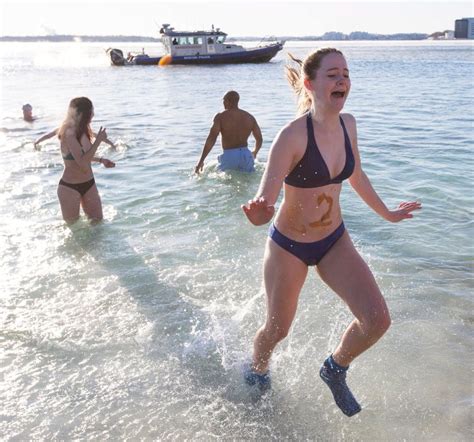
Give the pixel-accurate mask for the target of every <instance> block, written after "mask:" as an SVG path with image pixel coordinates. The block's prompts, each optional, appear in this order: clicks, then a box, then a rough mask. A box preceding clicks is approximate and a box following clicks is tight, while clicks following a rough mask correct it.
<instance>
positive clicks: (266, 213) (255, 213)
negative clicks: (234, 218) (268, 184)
mask: <svg viewBox="0 0 474 442" xmlns="http://www.w3.org/2000/svg"><path fill="white" fill-rule="evenodd" d="M241 207H242V210H243V211H244V213H245V215H246V216H247V218H248V220H249V221H250V222H251V223H252V224H253V225H255V226H261V225H262V224H266V223H268V221H270V220H271V219H272V217H273V215H274V214H275V207H274V206H269V205H268V203H267V201H266V200H265V198H263V197H259V198H254V199H253V200H251V201H249V202H248V203H247V204H246V205H242V206H241Z"/></svg>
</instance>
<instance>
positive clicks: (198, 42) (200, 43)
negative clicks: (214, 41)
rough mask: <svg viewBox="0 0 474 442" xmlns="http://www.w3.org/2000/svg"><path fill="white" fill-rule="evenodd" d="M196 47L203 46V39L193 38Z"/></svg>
mask: <svg viewBox="0 0 474 442" xmlns="http://www.w3.org/2000/svg"><path fill="white" fill-rule="evenodd" d="M193 44H194V45H202V37H194V38H193Z"/></svg>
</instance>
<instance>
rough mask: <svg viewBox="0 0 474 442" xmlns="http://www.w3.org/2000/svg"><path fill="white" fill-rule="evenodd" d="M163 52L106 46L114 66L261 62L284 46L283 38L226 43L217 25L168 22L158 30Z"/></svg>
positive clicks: (224, 34) (223, 33)
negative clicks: (200, 27) (179, 26)
mask: <svg viewBox="0 0 474 442" xmlns="http://www.w3.org/2000/svg"><path fill="white" fill-rule="evenodd" d="M160 34H161V41H162V43H163V46H164V48H165V51H166V53H165V54H163V55H160V56H156V57H150V56H149V55H147V54H145V53H140V54H128V56H127V57H124V55H123V52H122V51H121V50H120V49H108V50H107V52H108V54H109V56H110V59H111V62H112V64H113V65H115V66H126V65H157V64H160V62H161V64H224V63H264V62H268V61H270V60H271V59H272V58H273V57H274V56H275V55H276V54H277V53H278V51H281V50H282V49H283V45H284V42H282V41H264V42H262V43H260V44H259V45H258V46H257V47H255V48H244V47H243V46H240V45H236V44H229V43H226V38H227V34H226V33H225V32H222V31H221V30H220V29H219V28H217V29H214V26H212V29H211V30H210V31H189V32H188V31H176V30H175V29H174V28H172V27H170V25H169V24H164V25H163V26H162V28H161V29H160Z"/></svg>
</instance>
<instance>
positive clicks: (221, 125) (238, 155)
mask: <svg viewBox="0 0 474 442" xmlns="http://www.w3.org/2000/svg"><path fill="white" fill-rule="evenodd" d="M238 103H239V94H238V93H237V92H235V91H229V92H227V93H226V94H225V95H224V97H223V104H224V109H225V110H224V111H222V112H220V113H218V114H216V116H215V117H214V121H213V123H212V126H211V129H210V131H209V135H208V137H207V139H206V142H205V144H204V147H203V149H202V154H201V158H200V159H199V161H198V163H197V164H196V167H195V168H194V171H195V173H199V172H201V171H202V170H203V167H204V160H205V158H206V157H207V155H208V154H209V152H210V151H211V149H212V148H213V146H214V144H215V143H216V141H217V137H218V136H219V135H221V143H222V149H223V150H224V152H223V154H222V155H220V156H219V157H218V161H219V166H218V169H219V170H225V169H236V170H243V171H246V172H251V171H253V170H254V159H255V158H257V153H258V151H259V150H260V148H261V147H262V142H263V140H262V132H261V130H260V127H259V125H258V124H257V120H256V119H255V118H254V116H253V115H251V114H250V113H248V112H246V111H244V110H242V109H240V108H239V106H238ZM251 134H252V135H253V137H254V138H255V148H254V149H253V151H252V152H250V150H249V149H248V138H249V136H250V135H251ZM239 149H240V151H239V152H234V150H239ZM231 152H232V153H231ZM231 157H232V158H231ZM226 158H227V159H226Z"/></svg>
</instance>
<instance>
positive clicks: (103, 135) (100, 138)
mask: <svg viewBox="0 0 474 442" xmlns="http://www.w3.org/2000/svg"><path fill="white" fill-rule="evenodd" d="M95 139H96V141H98V142H99V143H102V141H105V140H106V139H107V132H106V131H105V127H104V128H103V127H102V126H100V129H99V132H97V137H96V138H95Z"/></svg>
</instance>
